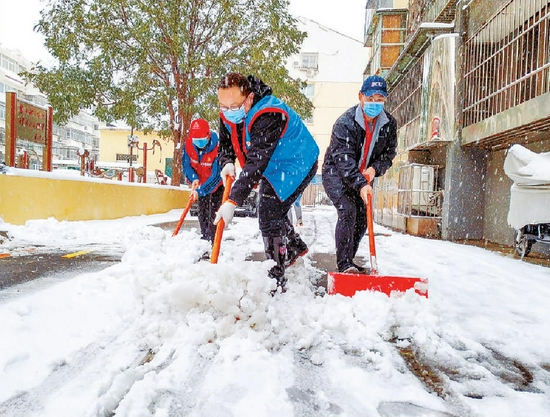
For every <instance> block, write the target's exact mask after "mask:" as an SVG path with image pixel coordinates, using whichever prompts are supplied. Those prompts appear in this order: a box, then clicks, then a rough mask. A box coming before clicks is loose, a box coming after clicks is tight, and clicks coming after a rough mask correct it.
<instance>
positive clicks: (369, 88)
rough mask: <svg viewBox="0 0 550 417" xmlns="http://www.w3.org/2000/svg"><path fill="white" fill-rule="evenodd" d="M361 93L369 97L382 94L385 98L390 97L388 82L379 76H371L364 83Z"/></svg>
mask: <svg viewBox="0 0 550 417" xmlns="http://www.w3.org/2000/svg"><path fill="white" fill-rule="evenodd" d="M361 93H362V94H363V95H365V96H367V97H369V96H372V95H374V94H381V95H383V96H384V97H387V96H388V88H387V85H386V80H385V79H383V78H382V77H379V76H378V75H371V76H370V77H367V78H366V79H365V81H363V85H362V86H361Z"/></svg>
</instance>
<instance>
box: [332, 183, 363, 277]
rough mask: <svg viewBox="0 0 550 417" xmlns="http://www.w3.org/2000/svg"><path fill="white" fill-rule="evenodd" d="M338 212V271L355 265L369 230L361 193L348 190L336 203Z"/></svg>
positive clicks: (336, 233) (336, 236)
mask: <svg viewBox="0 0 550 417" xmlns="http://www.w3.org/2000/svg"><path fill="white" fill-rule="evenodd" d="M334 206H335V207H336V211H337V212H338V221H337V222H336V232H335V240H336V264H337V266H338V271H340V272H342V271H344V270H345V269H346V268H348V267H350V266H353V258H354V257H355V254H356V253H357V249H359V243H360V242H361V238H362V237H363V236H364V234H365V232H366V230H367V211H366V210H367V207H366V205H365V202H364V201H363V200H362V199H361V196H360V195H359V193H357V192H356V191H353V190H347V191H345V192H344V194H343V195H342V197H341V198H340V199H339V200H338V201H336V202H335V203H334Z"/></svg>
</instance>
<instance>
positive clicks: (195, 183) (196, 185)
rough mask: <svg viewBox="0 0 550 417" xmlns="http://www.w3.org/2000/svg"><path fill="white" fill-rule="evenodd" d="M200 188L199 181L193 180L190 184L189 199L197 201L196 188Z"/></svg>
mask: <svg viewBox="0 0 550 417" xmlns="http://www.w3.org/2000/svg"><path fill="white" fill-rule="evenodd" d="M199 186H200V183H199V180H194V181H193V182H192V183H191V195H190V196H191V198H192V199H193V201H197V199H198V198H199V193H197V191H196V190H197V188H199Z"/></svg>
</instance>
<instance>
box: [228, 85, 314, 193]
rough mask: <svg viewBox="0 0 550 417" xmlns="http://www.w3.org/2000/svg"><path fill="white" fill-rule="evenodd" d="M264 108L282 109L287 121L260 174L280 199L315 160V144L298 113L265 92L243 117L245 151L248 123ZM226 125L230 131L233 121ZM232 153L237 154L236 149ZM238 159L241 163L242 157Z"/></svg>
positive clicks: (261, 112)
mask: <svg viewBox="0 0 550 417" xmlns="http://www.w3.org/2000/svg"><path fill="white" fill-rule="evenodd" d="M267 112H270V113H273V112H278V113H282V114H284V115H285V118H286V120H287V121H288V123H287V126H286V128H285V130H284V131H283V133H282V135H281V137H280V139H279V143H277V146H276V148H275V151H274V152H273V155H272V156H271V159H270V160H269V163H268V164H267V168H266V169H265V171H264V174H263V175H264V177H265V178H266V179H267V180H268V181H269V183H270V184H271V186H272V187H273V189H274V190H275V192H276V193H277V195H278V196H279V198H280V199H281V201H285V200H286V199H287V198H288V197H290V195H291V194H292V193H293V192H294V191H296V189H297V188H298V186H299V185H300V184H301V183H302V181H304V179H305V178H306V176H307V174H308V173H309V171H310V170H311V168H312V167H313V164H315V162H316V161H317V158H318V157H319V147H318V146H317V143H316V142H315V139H313V136H311V133H309V130H308V129H307V127H306V126H305V124H304V122H303V121H302V119H301V118H300V116H298V114H297V113H296V112H295V111H294V110H292V109H291V108H290V107H289V106H287V105H286V103H284V102H283V101H282V100H280V99H278V98H277V97H275V96H272V95H269V96H265V97H264V98H262V99H261V100H260V101H259V102H258V103H256V105H255V106H254V107H252V109H250V112H248V114H247V116H246V119H245V120H244V128H245V131H246V144H245V146H246V151H248V148H249V147H250V143H251V138H250V132H249V129H250V126H252V124H253V123H254V120H255V119H256V118H257V117H258V116H261V115H262V114H263V113H267ZM226 126H227V128H228V130H229V132H230V133H231V128H232V127H234V126H235V125H233V124H231V123H226ZM232 136H233V135H232ZM233 147H235V144H233ZM236 154H237V155H239V154H240V152H236ZM239 162H240V163H241V165H242V166H244V161H241V160H239Z"/></svg>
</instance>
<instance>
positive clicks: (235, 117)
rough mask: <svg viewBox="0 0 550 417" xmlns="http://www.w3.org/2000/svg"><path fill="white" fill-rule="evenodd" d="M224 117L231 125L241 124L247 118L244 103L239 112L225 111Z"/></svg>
mask: <svg viewBox="0 0 550 417" xmlns="http://www.w3.org/2000/svg"><path fill="white" fill-rule="evenodd" d="M223 115H224V116H225V118H226V119H227V120H229V121H230V122H231V123H235V124H239V123H241V122H242V121H243V120H244V118H245V117H246V113H245V111H244V103H243V105H242V106H241V107H239V108H238V109H237V110H224V111H223Z"/></svg>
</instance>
